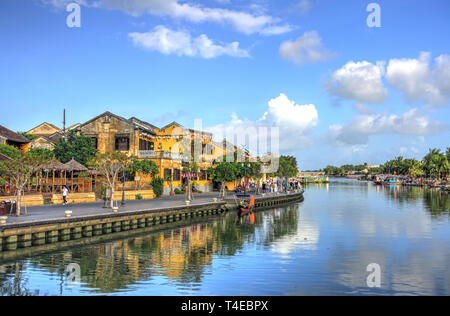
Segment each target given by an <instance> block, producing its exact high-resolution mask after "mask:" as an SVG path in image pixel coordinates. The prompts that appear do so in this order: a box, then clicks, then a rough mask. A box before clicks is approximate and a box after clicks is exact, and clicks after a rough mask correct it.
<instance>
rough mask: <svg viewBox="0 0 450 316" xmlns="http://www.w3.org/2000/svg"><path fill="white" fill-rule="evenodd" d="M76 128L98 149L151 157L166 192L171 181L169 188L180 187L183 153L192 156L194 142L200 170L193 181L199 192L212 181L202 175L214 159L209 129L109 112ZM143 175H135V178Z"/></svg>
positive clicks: (210, 184)
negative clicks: (197, 128) (161, 124)
mask: <svg viewBox="0 0 450 316" xmlns="http://www.w3.org/2000/svg"><path fill="white" fill-rule="evenodd" d="M77 131H79V132H81V133H83V134H84V135H85V136H89V137H92V138H93V139H94V140H95V146H96V147H97V149H98V150H99V152H101V153H107V152H113V151H122V152H125V153H127V154H128V155H129V156H132V157H136V158H138V159H150V160H152V161H154V162H155V163H156V164H157V165H158V166H159V168H160V177H161V178H163V179H165V180H166V183H165V190H164V193H165V194H168V193H170V185H171V184H172V187H173V189H175V188H180V189H181V187H182V183H183V181H184V177H183V172H182V170H183V164H185V162H183V157H186V156H187V157H192V155H194V150H193V148H194V145H193V144H198V145H197V146H198V148H200V152H201V153H200V155H199V157H197V161H198V166H199V169H200V171H199V174H198V175H197V178H196V179H194V180H193V182H194V184H195V187H196V188H197V189H199V190H201V191H203V192H208V191H211V190H212V182H211V181H209V180H208V179H207V175H206V170H207V169H208V168H209V167H211V166H212V162H213V160H214V159H213V158H214V155H213V148H214V146H213V143H212V134H210V133H207V132H203V131H196V130H193V129H188V128H185V127H184V126H182V125H180V124H178V123H177V122H172V123H170V124H168V125H166V126H164V127H162V128H158V127H156V126H154V125H152V124H150V123H147V122H145V121H142V120H139V119H137V118H135V117H132V118H130V119H126V118H123V117H120V116H118V115H115V114H113V113H110V112H105V113H103V114H101V115H99V116H97V117H95V118H93V119H91V120H89V121H88V122H86V123H84V124H81V125H80V126H78V128H77ZM186 141H187V145H186ZM195 141H197V142H195ZM186 151H188V152H186ZM143 178H145V177H141V176H140V175H137V180H138V181H142V180H143ZM168 179H171V180H172V183H170V181H169V180H168ZM144 180H147V182H148V181H149V180H150V179H149V178H148V177H147V178H145V179H144Z"/></svg>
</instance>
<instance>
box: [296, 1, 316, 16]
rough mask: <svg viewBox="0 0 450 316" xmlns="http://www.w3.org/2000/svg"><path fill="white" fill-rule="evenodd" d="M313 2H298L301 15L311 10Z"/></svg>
mask: <svg viewBox="0 0 450 316" xmlns="http://www.w3.org/2000/svg"><path fill="white" fill-rule="evenodd" d="M311 8H312V3H311V1H310V0H300V1H299V2H298V3H297V9H298V11H299V13H300V14H301V15H305V14H308V13H309V11H311Z"/></svg>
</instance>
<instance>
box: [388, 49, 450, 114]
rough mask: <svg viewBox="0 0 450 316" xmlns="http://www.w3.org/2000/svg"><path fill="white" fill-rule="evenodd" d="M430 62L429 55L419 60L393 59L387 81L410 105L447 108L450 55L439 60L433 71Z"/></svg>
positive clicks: (423, 54)
mask: <svg viewBox="0 0 450 316" xmlns="http://www.w3.org/2000/svg"><path fill="white" fill-rule="evenodd" d="M430 59H431V58H430V54H429V53H421V54H420V56H419V58H417V59H391V60H390V61H389V65H388V67H387V72H386V79H387V81H388V82H389V84H390V85H392V86H393V87H395V88H396V89H398V90H399V91H401V92H402V93H403V95H404V96H405V98H406V100H407V101H408V102H410V103H414V102H423V103H424V104H427V105H429V106H445V105H447V104H448V102H449V98H450V56H449V55H441V56H439V57H438V58H436V60H435V61H436V62H435V64H434V67H433V69H431V67H430Z"/></svg>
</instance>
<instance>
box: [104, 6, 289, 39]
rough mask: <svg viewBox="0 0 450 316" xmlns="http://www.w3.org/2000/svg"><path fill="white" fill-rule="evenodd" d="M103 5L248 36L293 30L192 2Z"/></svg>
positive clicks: (275, 21) (267, 18)
mask: <svg viewBox="0 0 450 316" xmlns="http://www.w3.org/2000/svg"><path fill="white" fill-rule="evenodd" d="M103 4H104V6H105V7H106V8H109V9H118V10H122V11H124V12H126V13H128V14H131V15H135V16H138V15H141V14H143V13H148V14H152V15H158V16H168V17H171V18H174V19H183V20H186V21H189V22H194V23H203V22H214V23H218V24H228V25H231V26H232V27H233V28H234V29H236V30H237V31H239V32H242V33H244V34H255V33H260V34H263V35H273V34H281V33H286V32H289V31H290V30H291V27H289V26H288V25H282V26H281V25H280V19H278V18H274V17H272V16H269V15H254V14H251V13H247V12H242V11H235V10H229V9H223V8H208V7H203V6H200V5H196V4H193V3H191V2H189V3H186V2H183V3H181V1H179V0H140V1H138V0H134V1H130V0H103Z"/></svg>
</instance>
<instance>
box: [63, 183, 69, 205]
mask: <svg viewBox="0 0 450 316" xmlns="http://www.w3.org/2000/svg"><path fill="white" fill-rule="evenodd" d="M68 194H69V190H68V189H67V187H66V186H64V187H63V190H62V196H63V200H64V203H63V205H67V195H68Z"/></svg>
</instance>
